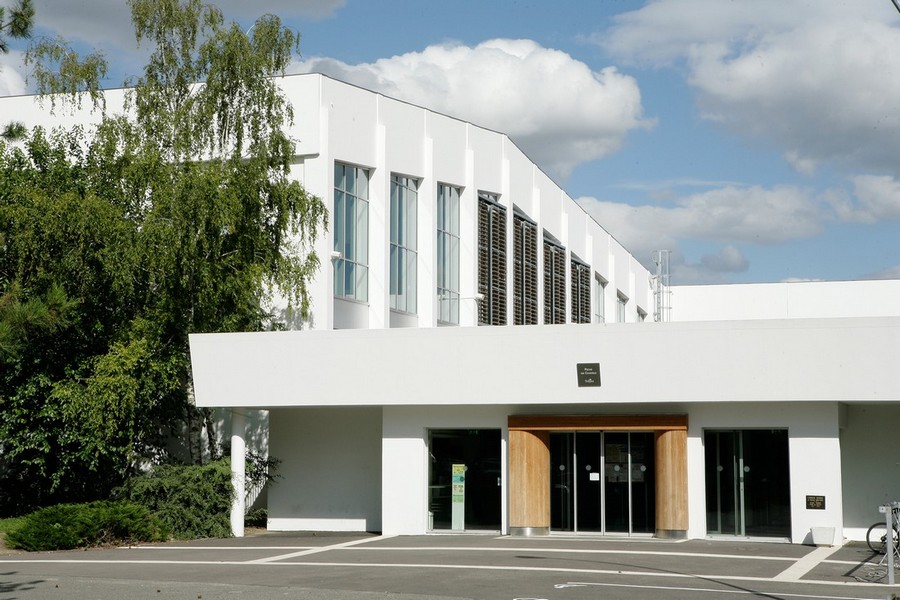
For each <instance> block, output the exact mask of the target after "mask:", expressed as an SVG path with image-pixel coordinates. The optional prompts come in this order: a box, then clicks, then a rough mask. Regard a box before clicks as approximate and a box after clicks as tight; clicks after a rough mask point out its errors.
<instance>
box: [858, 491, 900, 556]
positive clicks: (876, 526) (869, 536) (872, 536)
mask: <svg viewBox="0 0 900 600" xmlns="http://www.w3.org/2000/svg"><path fill="white" fill-rule="evenodd" d="M898 520H900V502H891V529H892V534H893V535H892V536H891V537H892V538H893V539H892V542H893V547H894V552H895V553H898V554H900V522H898ZM887 538H888V534H887V525H886V524H885V522H884V521H880V522H878V523H873V524H872V526H871V527H869V530H868V531H866V545H867V546H869V550H871V551H872V552H874V553H875V554H884V553H885V552H886V550H887Z"/></svg>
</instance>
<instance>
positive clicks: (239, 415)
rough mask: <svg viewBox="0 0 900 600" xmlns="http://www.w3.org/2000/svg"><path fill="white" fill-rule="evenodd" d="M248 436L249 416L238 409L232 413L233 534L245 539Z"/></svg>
mask: <svg viewBox="0 0 900 600" xmlns="http://www.w3.org/2000/svg"><path fill="white" fill-rule="evenodd" d="M246 435H247V414H246V413H245V412H243V411H241V410H238V409H232V411H231V484H232V485H233V486H234V498H233V499H232V501H231V534H232V535H233V536H234V537H244V513H245V512H246V511H245V506H244V503H245V491H244V481H245V471H246V463H247V453H246V445H245V441H244V440H245V437H246Z"/></svg>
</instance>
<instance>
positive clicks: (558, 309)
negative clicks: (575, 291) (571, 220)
mask: <svg viewBox="0 0 900 600" xmlns="http://www.w3.org/2000/svg"><path fill="white" fill-rule="evenodd" d="M565 322H566V249H565V248H563V247H562V245H561V244H560V243H559V242H558V241H556V239H555V238H553V236H551V235H550V234H549V233H547V232H546V231H545V232H544V323H545V324H547V325H549V324H554V323H565Z"/></svg>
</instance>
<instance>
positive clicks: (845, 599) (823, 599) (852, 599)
mask: <svg viewBox="0 0 900 600" xmlns="http://www.w3.org/2000/svg"><path fill="white" fill-rule="evenodd" d="M563 586H565V587H576V586H577V587H587V586H598V587H620V588H633V589H641V590H661V591H666V592H712V593H714V594H745V595H753V596H759V595H762V596H777V597H779V598H819V599H820V600H871V599H870V598H862V597H859V596H822V595H820V594H816V595H815V596H811V595H809V594H791V593H785V592H762V591H757V590H723V589H716V590H712V589H709V588H695V587H676V586H664V585H631V584H627V583H575V582H573V583H567V584H560V585H557V586H554V587H557V588H561V587H563Z"/></svg>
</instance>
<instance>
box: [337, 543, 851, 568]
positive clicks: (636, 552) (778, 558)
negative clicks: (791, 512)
mask: <svg viewBox="0 0 900 600" xmlns="http://www.w3.org/2000/svg"><path fill="white" fill-rule="evenodd" d="M354 550H365V551H367V552H380V551H382V550H388V551H390V550H401V551H404V552H419V551H422V550H429V551H437V552H447V551H465V552H531V553H534V554H540V553H542V552H547V553H557V554H618V555H639V556H689V557H692V558H725V559H734V560H770V561H781V562H796V561H797V560H799V559H797V558H792V557H787V556H748V555H746V554H711V553H704V552H671V551H668V552H665V551H653V550H596V549H578V548H482V547H478V546H471V547H468V546H418V547H416V546H389V547H384V548H381V547H376V548H354ZM854 564H855V563H854Z"/></svg>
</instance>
